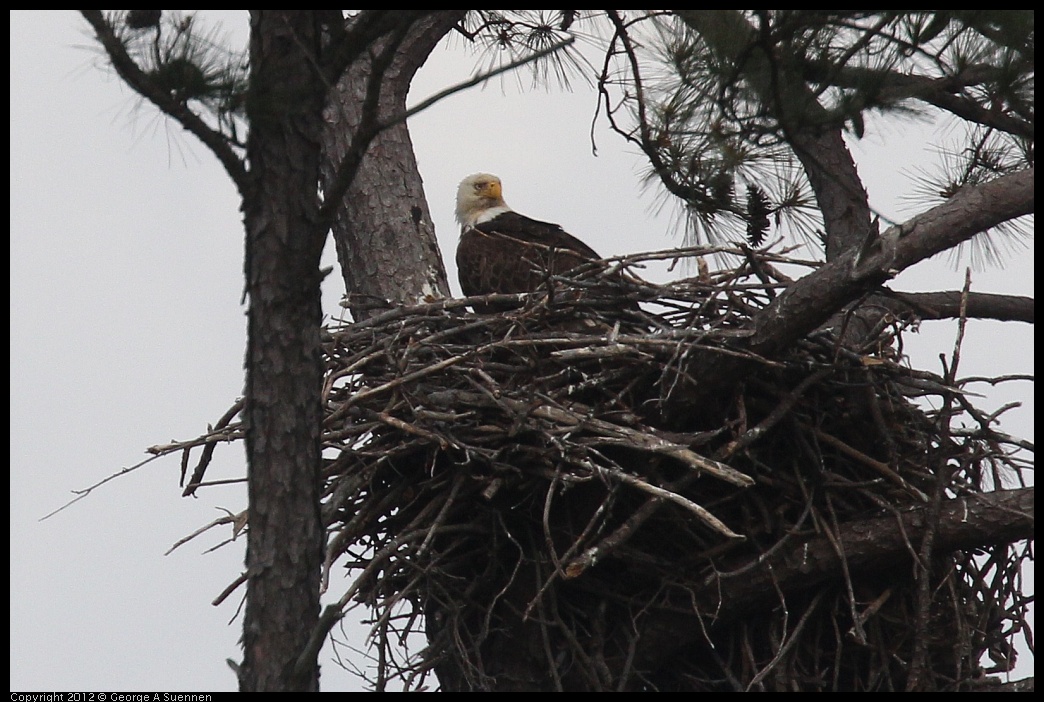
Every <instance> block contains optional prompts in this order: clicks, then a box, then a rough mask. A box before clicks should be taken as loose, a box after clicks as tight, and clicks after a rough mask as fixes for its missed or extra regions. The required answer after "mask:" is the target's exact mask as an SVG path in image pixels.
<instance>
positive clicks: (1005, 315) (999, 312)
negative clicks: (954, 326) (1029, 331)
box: [891, 291, 1036, 324]
mask: <svg viewBox="0 0 1044 702" xmlns="http://www.w3.org/2000/svg"><path fill="white" fill-rule="evenodd" d="M961 295H962V293H960V292H959V291H940V292H920V293H908V292H894V293H891V297H893V298H894V299H896V300H897V301H899V302H901V303H903V304H904V305H906V306H907V307H909V308H910V309H912V310H913V311H914V312H915V313H916V314H917V316H918V317H920V318H921V319H957V318H958V317H960V315H961ZM1035 307H1036V302H1035V301H1034V299H1033V298H1031V297H1023V296H1021V295H998V294H996V293H977V292H972V293H968V297H967V309H966V310H965V315H966V316H968V317H971V318H975V319H996V320H998V321H1001V322H1027V323H1029V324H1033V317H1034V310H1035Z"/></svg>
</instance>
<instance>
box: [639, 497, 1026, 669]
mask: <svg viewBox="0 0 1044 702" xmlns="http://www.w3.org/2000/svg"><path fill="white" fill-rule="evenodd" d="M926 515H927V508H926V507H925V508H919V509H915V510H911V511H909V512H904V513H902V514H899V515H894V516H888V517H882V518H880V519H871V520H868V521H865V522H857V523H852V524H847V525H842V527H841V529H840V531H839V533H838V534H836V535H834V536H833V537H832V538H830V537H826V536H818V537H814V538H810V539H806V540H803V541H802V540H795V541H794V543H793V544H792V545H791V547H790V548H786V549H783V550H781V551H780V552H778V553H774V554H772V556H770V557H769V558H767V559H765V560H763V561H759V560H758V559H751V560H748V561H746V562H741V563H731V564H729V566H728V570H730V571H732V572H734V573H737V574H739V573H742V575H741V576H738V577H730V575H729V572H725V571H726V569H725V568H723V567H721V566H720V565H719V572H718V573H716V574H715V575H713V576H711V577H710V578H708V579H707V581H706V582H704V583H703V585H704V587H703V588H702V589H701V590H698V591H696V592H687V593H686V598H689V597H690V596H691V598H692V599H691V603H695V605H696V607H697V609H698V610H699V611H700V613H701V614H700V615H695V614H693V615H690V616H691V618H692V622H691V624H690V625H688V626H685V625H682V624H681V623H680V622H679V620H680V619H682V618H684V615H682V614H680V613H679V614H675V615H672V616H670V617H666V616H665V615H663V614H662V613H661V614H658V615H656V616H652V617H650V618H648V619H647V620H646V621H645V622H644V625H643V626H642V629H643V632H642V640H643V642H644V643H645V644H647V645H645V646H643V647H642V649H641V656H642V660H640V661H635V664H636V667H639V669H641V668H642V667H648V668H655V667H656V665H657V663H658V661H661V660H663V659H665V658H667V657H668V656H669V655H670V654H671V653H672V652H674V651H677V650H679V649H682V648H684V647H685V646H688V645H691V644H692V643H695V642H696V641H698V640H700V639H701V638H702V633H701V632H702V630H703V627H704V626H711V623H710V621H708V620H712V621H713V622H714V623H715V625H720V624H725V623H728V622H730V621H733V620H735V619H736V618H738V617H742V616H747V615H749V614H750V612H751V611H752V610H769V609H772V608H773V607H775V606H777V605H778V604H779V593H781V594H782V595H783V596H788V595H793V594H797V593H800V592H806V591H809V590H814V589H816V588H817V587H820V586H822V585H823V584H825V583H828V582H836V581H838V580H840V578H841V577H842V576H841V574H842V562H844V564H845V565H846V567H847V571H848V573H849V574H850V575H852V576H854V577H858V575H859V574H860V573H873V572H875V571H877V570H879V569H880V568H881V567H887V568H889V569H892V570H895V569H896V568H898V567H900V566H899V564H903V563H909V562H910V559H911V554H912V553H914V552H915V551H916V548H917V544H916V543H913V544H912V543H911V542H910V540H909V538H908V536H907V535H909V534H920V533H922V532H923V530H924V529H925V518H926ZM939 517H940V519H939V525H938V529H937V531H936V537H935V538H936V542H935V546H936V552H939V553H944V552H947V551H953V550H957V549H964V550H967V549H973V548H976V547H985V546H992V545H995V544H1003V543H1012V542H1016V541H1021V540H1024V539H1032V538H1033V535H1034V528H1033V525H1034V495H1033V488H1031V487H1030V488H1022V489H1018V490H998V491H996V492H990V493H984V494H978V495H970V496H967V497H961V498H957V499H953V500H948V501H946V502H945V503H944V504H943V505H942V510H941V512H940V515H939ZM691 603H690V606H691ZM679 604H682V603H679ZM701 620H702V623H701ZM681 632H687V633H685V634H681Z"/></svg>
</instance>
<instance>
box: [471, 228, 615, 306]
mask: <svg viewBox="0 0 1044 702" xmlns="http://www.w3.org/2000/svg"><path fill="white" fill-rule="evenodd" d="M598 258H600V256H599V255H598V254H597V253H596V252H595V251H594V249H592V248H591V247H590V246H588V245H587V244H585V243H584V242H582V241H580V240H579V239H577V238H576V237H574V236H572V235H570V234H568V233H566V232H565V231H564V230H563V229H562V227H560V226H558V225H557V224H551V223H550V222H540V221H538V220H535V219H530V218H529V217H526V216H524V215H520V214H518V213H516V212H505V213H503V214H500V215H497V216H496V217H494V218H493V219H491V220H489V221H488V222H483V223H481V224H478V225H476V226H474V227H471V228H468V229H466V230H465V231H464V232H463V233H462V234H461V237H460V243H459V244H458V246H457V275H458V277H459V279H460V287H461V290H462V291H463V292H464V294H465V295H468V296H470V295H488V294H490V293H520V292H532V291H534V290H536V289H537V288H538V287H539V286H540V284H541V283H543V282H544V281H545V280H546V278H547V276H548V275H549V274H550V275H561V274H564V273H566V272H568V271H571V270H573V269H574V268H576V267H577V266H579V265H581V264H583V263H586V262H588V261H592V260H596V259H598ZM481 307H482V308H483V309H478V308H476V311H477V312H489V311H495V310H494V309H489V308H488V306H485V305H482V306H481Z"/></svg>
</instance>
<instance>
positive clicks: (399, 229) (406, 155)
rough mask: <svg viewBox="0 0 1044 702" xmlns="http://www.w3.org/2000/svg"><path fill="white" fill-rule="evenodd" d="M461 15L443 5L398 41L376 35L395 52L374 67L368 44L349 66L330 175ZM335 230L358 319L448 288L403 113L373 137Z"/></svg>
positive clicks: (402, 99)
mask: <svg viewBox="0 0 1044 702" xmlns="http://www.w3.org/2000/svg"><path fill="white" fill-rule="evenodd" d="M463 16H464V11H462V10H444V11H441V12H438V13H435V14H433V15H432V16H430V17H428V18H426V19H423V20H421V21H419V22H417V23H415V24H414V25H413V26H412V27H411V28H410V30H409V31H408V32H406V34H405V36H404V37H402V38H401V41H399V43H397V44H394V45H393V44H392V43H393V42H396V41H397V39H396V37H395V36H394V35H390V36H386V37H384V38H383V39H382V40H380V41H378V42H376V43H375V46H374V47H373V48H374V51H375V52H376V53H380V52H381V51H386V50H392V51H394V52H395V53H394V58H393V59H392V60H391V63H390V65H389V66H388V68H387V69H386V70H383V71H379V70H378V71H377V72H375V69H374V66H375V65H376V64H377V62H376V61H374V60H373V59H371V57H370V53H369V52H366V53H364V54H363V55H362V56H361V57H360V58H359V59H358V60H356V61H355V62H353V63H352V65H350V66H349V67H348V69H347V70H346V71H345V73H344V75H343V77H342V78H341V80H340V81H339V82H338V83H337V86H336V88H335V90H334V91H333V95H332V96H331V99H330V102H329V105H328V106H327V108H326V110H325V112H324V124H325V129H324V136H323V147H324V148H323V162H322V171H323V180H324V183H329V182H330V181H331V179H332V178H333V175H334V172H335V171H336V169H337V167H338V165H339V164H340V163H341V162H342V161H343V160H344V158H345V157H346V156H347V155H350V151H351V149H352V146H353V144H352V142H353V140H354V139H356V138H357V135H358V133H359V129H360V125H362V124H364V123H365V122H366V120H368V119H371V120H372V119H373V118H374V116H376V119H377V121H380V122H387V121H389V120H390V119H392V118H393V117H394V116H395V115H398V114H401V113H402V112H403V111H404V110H405V109H406V96H407V94H408V92H409V89H410V82H411V81H412V80H413V76H414V74H415V73H416V72H417V69H419V68H420V67H421V65H423V63H424V61H425V60H426V59H427V58H428V55H429V54H430V53H431V51H432V49H433V48H434V47H435V45H436V44H437V43H438V42H439V40H440V39H442V38H443V37H444V36H445V35H446V33H447V32H449V31H450V30H451V29H452V28H453V25H454V24H456V23H457V22H458V21H460V19H461V18H462V17H463ZM374 80H375V81H378V82H379V84H380V98H379V100H378V102H377V104H376V106H375V108H376V109H375V115H374V114H372V113H371V114H367V113H366V104H365V103H366V94H367V88H368V87H369V85H370V82H371V81H374ZM333 236H334V242H335V243H336V246H337V257H338V259H339V261H340V263H341V273H342V275H343V277H344V283H345V289H346V290H347V291H348V293H349V296H350V301H351V302H352V303H353V304H352V305H351V310H352V314H353V316H354V317H355V319H362V318H365V317H366V315H367V311H368V309H370V308H372V306H374V305H376V306H378V307H379V306H381V305H383V304H385V303H388V302H390V303H411V302H419V301H421V300H423V298H424V297H425V296H434V297H443V296H446V295H448V294H449V285H448V284H447V282H446V269H445V267H444V266H443V263H442V256H441V255H440V253H439V249H438V244H437V242H436V240H435V227H434V225H433V224H432V221H431V214H430V212H429V211H428V203H427V199H426V198H425V196H424V187H423V183H422V181H421V177H420V171H419V170H418V168H417V159H416V156H415V155H414V152H413V143H412V141H410V133H409V129H408V128H407V125H406V122H405V121H401V122H398V123H397V124H395V125H393V126H391V127H389V128H387V129H384V130H383V131H381V132H380V133H379V134H377V136H376V137H375V138H374V139H373V141H372V142H370V144H369V148H368V149H367V150H366V152H365V156H363V157H362V161H361V163H360V165H359V170H358V172H357V173H356V175H355V178H354V179H353V180H352V184H351V185H350V186H349V188H348V190H347V191H346V192H345V194H344V198H343V201H342V205H341V208H340V210H339V212H338V215H337V219H336V221H335V222H334V225H333Z"/></svg>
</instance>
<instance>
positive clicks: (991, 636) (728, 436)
mask: <svg viewBox="0 0 1044 702" xmlns="http://www.w3.org/2000/svg"><path fill="white" fill-rule="evenodd" d="M737 253H739V254H740V259H739V260H740V261H741V262H740V263H739V264H738V265H737V267H736V268H734V269H730V270H723V271H719V272H717V273H715V274H714V275H710V274H709V273H707V272H706V270H704V272H703V273H702V274H701V275H700V276H698V277H696V278H692V279H685V280H679V281H677V282H674V283H670V284H667V285H663V286H655V285H649V284H644V283H639V282H636V281H633V280H631V279H625V278H621V277H620V276H619V275H616V274H615V273H614V272H613V271H610V272H608V273H606V272H605V271H600V272H599V271H598V270H595V269H592V270H591V271H590V272H589V275H588V276H587V277H586V278H584V277H581V279H579V280H571V281H565V280H559V279H556V280H551V281H549V284H550V288H551V292H550V293H549V294H545V293H537V294H533V295H530V296H500V297H496V298H489V299H487V301H489V300H493V301H499V302H501V303H508V302H512V301H514V302H516V303H520V304H521V306H519V307H516V308H514V309H511V310H509V311H505V312H503V313H500V314H489V315H477V314H474V313H471V312H469V311H468V310H467V309H466V308H465V306H464V305H465V301H458V300H442V301H438V302H432V303H430V304H422V305H417V306H413V307H406V308H398V309H392V310H386V311H382V312H380V313H378V314H375V315H373V316H371V317H370V318H368V319H366V320H365V321H362V322H357V323H354V324H349V325H344V326H335V327H331V328H329V329H328V336H327V339H326V345H325V351H326V355H327V361H328V364H329V365H328V373H327V382H326V387H325V388H324V401H325V403H326V419H325V425H324V433H323V446H324V456H325V457H326V462H325V468H324V481H325V486H326V491H325V497H324V503H323V511H322V514H323V518H324V520H325V522H326V524H327V529H328V534H329V540H328V556H327V563H326V567H325V572H324V587H329V588H331V589H333V590H334V591H336V590H337V587H336V586H335V585H333V584H331V581H332V580H333V578H334V574H335V573H337V572H338V571H339V569H347V575H348V578H349V581H350V582H351V585H350V586H349V587H348V589H347V590H346V591H345V592H344V595H343V598H342V599H341V602H340V604H339V605H338V607H345V606H351V605H352V603H356V604H362V605H363V606H365V607H368V608H369V609H370V610H371V613H372V622H373V636H374V642H375V644H376V647H377V651H378V655H377V657H376V662H375V672H373V673H372V680H373V681H374V683H375V685H376V686H377V687H379V688H383V687H384V686H385V685H386V684H388V683H389V681H391V680H393V679H395V678H399V679H400V680H401V681H402V684H403V685H405V687H407V688H408V689H417V688H421V687H423V686H425V685H426V684H427V683H426V682H425V681H426V676H428V675H429V673H431V672H432V671H434V672H436V673H437V674H438V676H439V679H440V681H441V683H442V684H443V686H444V687H447V688H453V689H475V690H482V689H493V688H496V689H500V690H504V689H511V687H512V686H517V687H518V688H519V689H534V687H542V688H546V689H556V688H558V689H659V690H737V689H738V690H744V689H767V690H804V691H812V690H896V689H897V690H902V689H903V688H904V687H905V686H906V685H907V682H908V676H909V675H910V674H911V670H913V669H916V670H918V675H920V676H921V678H922V681H921V683H920V684H921V689H929V688H930V689H940V690H943V689H945V690H967V689H970V687H971V686H972V685H973V684H974V683H975V682H976V680H978V679H981V678H982V676H983V675H984V673H985V672H997V671H1004V670H1009V669H1010V667H1011V666H1012V665H1013V664H1014V653H1013V648H1012V641H1013V638H1014V636H1015V635H1016V633H1017V632H1018V631H1020V630H1023V631H1029V627H1028V625H1027V624H1026V622H1025V620H1024V617H1025V609H1026V606H1027V602H1026V601H1025V596H1024V595H1022V594H1020V593H1021V592H1022V590H1023V588H1022V582H1021V574H1020V573H1021V570H1020V569H1021V566H1022V564H1023V561H1024V560H1026V559H1027V558H1029V557H1030V552H1029V546H1028V545H1027V544H1026V543H1025V542H1021V545H1020V544H1019V543H1018V542H1017V541H1016V539H1012V538H1007V539H1006V538H1004V537H1003V536H1002V535H997V533H996V529H999V527H996V528H995V527H989V526H983V527H982V529H984V530H985V531H986V533H990V530H991V529H993V530H994V531H993V534H994V537H984V536H982V535H981V534H979V533H978V532H977V533H976V535H975V536H967V535H961V534H959V533H954V532H952V531H951V530H949V528H948V527H947V515H949V514H951V512H952V511H953V509H954V505H956V504H960V505H961V507H960V509H963V510H964V514H963V516H962V517H961V518H958V519H954V520H953V521H954V522H956V523H965V524H967V523H968V522H969V519H968V514H969V512H968V510H971V511H972V514H973V517H972V519H971V521H972V522H976V521H977V520H978V519H979V517H978V513H977V512H975V511H974V510H975V509H976V508H977V505H979V503H978V502H976V500H978V499H980V498H982V497H984V496H985V495H986V493H988V492H989V491H992V490H995V489H997V488H999V487H1001V486H1005V487H1011V486H1013V485H1019V484H1021V481H1022V470H1023V469H1024V466H1023V465H1021V464H1020V461H1019V458H1018V452H1017V451H1016V450H1015V449H1016V448H1017V446H1016V445H1015V443H1016V442H1015V441H1014V440H1013V439H1012V438H1011V437H1007V436H1005V435H1003V434H1000V433H998V432H996V431H994V430H993V429H992V428H991V418H988V417H985V416H983V415H982V414H981V413H979V412H978V411H977V410H976V409H975V408H974V407H973V406H972V405H971V404H970V403H969V402H968V399H967V396H966V395H965V394H964V393H963V392H962V391H961V389H960V388H959V387H955V386H954V384H953V383H948V382H947V381H946V379H944V378H943V377H940V376H936V375H933V374H931V373H927V372H924V371H917V370H913V369H910V368H908V367H907V366H905V365H904V364H903V363H902V362H901V354H902V333H903V331H904V329H905V323H904V322H901V321H899V320H895V319H889V320H888V321H887V323H883V324H881V325H880V326H879V327H878V331H877V332H876V333H875V334H873V335H872V339H871V340H870V341H869V342H868V343H867V345H866V346H864V347H863V348H861V349H845V348H841V347H840V346H839V345H837V344H836V343H835V342H834V341H833V337H831V336H830V335H828V334H826V333H822V334H813V335H810V336H808V337H806V338H805V339H803V340H802V341H801V342H799V343H797V344H795V345H794V346H792V347H791V348H790V349H789V350H788V351H786V352H785V353H784V354H782V355H780V356H779V357H777V358H771V359H767V358H750V359H748V362H749V373H748V375H747V376H746V377H745V379H744V380H743V381H742V382H741V383H739V384H737V385H735V391H734V392H732V393H731V394H730V395H729V396H727V397H720V398H717V399H716V402H715V403H713V406H712V407H711V406H708V409H707V411H706V412H696V413H693V412H687V413H686V416H678V412H677V411H676V410H675V409H674V408H675V407H676V406H686V403H684V402H683V403H679V404H676V401H677V400H678V399H679V397H678V394H679V393H684V392H687V390H686V389H685V388H686V384H685V382H684V380H685V378H686V374H687V369H688V368H689V367H690V364H692V363H696V362H699V355H700V354H714V353H717V354H734V353H736V351H735V350H733V348H734V345H733V344H730V340H735V339H736V338H737V336H738V335H741V334H742V329H743V325H744V323H745V322H747V321H748V320H750V318H751V316H752V315H755V314H757V312H758V311H759V310H761V309H763V308H764V307H765V306H766V305H767V304H768V303H769V302H770V301H771V299H772V298H773V296H774V295H775V294H776V292H777V291H778V290H779V289H781V288H782V287H784V286H785V284H786V283H787V279H786V278H785V277H784V276H782V275H781V274H779V273H777V272H776V271H777V268H776V267H774V266H776V265H777V264H779V263H780V261H781V259H780V258H779V257H776V256H770V255H767V254H757V255H755V254H753V253H751V252H746V251H745V252H737ZM650 257H651V256H650ZM628 262H629V263H630V262H633V260H632V261H628ZM794 263H796V262H794ZM638 301H640V302H641V306H640V309H639V306H638V304H637V302H638ZM916 398H921V399H920V400H917V399H916ZM994 494H998V493H994ZM947 510H950V511H949V512H948V511H947ZM926 535H930V538H931V539H932V542H931V543H933V544H934V548H931V549H930V550H922V548H923V546H924V539H925V537H926ZM991 539H992V540H991ZM1009 541H1016V544H1015V545H1012V544H1010V543H1008V542H1009ZM992 544H996V545H992ZM925 557H927V562H925ZM915 564H919V565H915ZM421 637H423V638H421ZM404 650H405V651H407V652H406V653H404V652H403V651H404ZM991 666H992V667H991ZM534 670H536V671H537V673H534ZM534 675H536V677H534Z"/></svg>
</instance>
